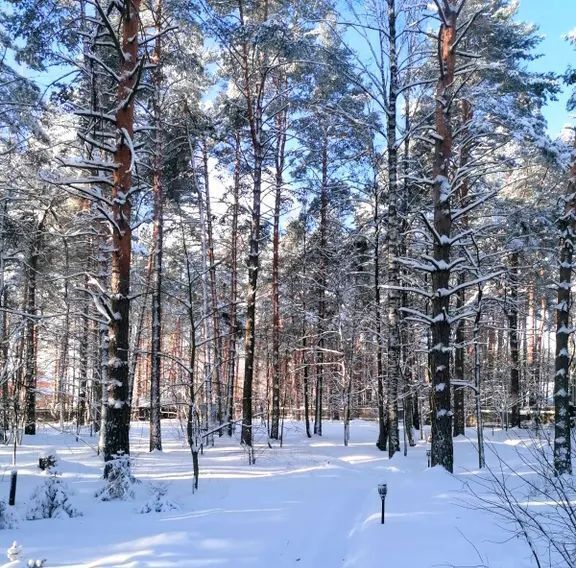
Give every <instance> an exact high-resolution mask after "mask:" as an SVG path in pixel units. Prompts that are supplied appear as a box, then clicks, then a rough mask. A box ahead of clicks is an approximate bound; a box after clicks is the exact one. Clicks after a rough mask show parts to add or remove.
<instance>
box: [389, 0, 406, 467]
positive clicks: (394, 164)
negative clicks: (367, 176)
mask: <svg viewBox="0 0 576 568" xmlns="http://www.w3.org/2000/svg"><path fill="white" fill-rule="evenodd" d="M388 53H389V65H390V78H389V89H388V108H387V113H386V120H387V129H386V130H387V151H388V230H387V232H386V235H387V254H388V285H389V290H390V291H389V293H388V360H387V369H386V371H387V372H386V374H387V377H386V378H387V381H388V393H387V394H388V401H387V405H386V413H387V422H388V442H389V443H388V457H390V458H392V457H393V456H394V453H395V452H397V451H399V450H400V434H399V429H398V392H399V384H400V377H401V375H402V368H401V349H402V341H401V335H400V313H399V312H400V306H401V296H402V294H401V291H400V290H399V287H400V284H401V282H400V266H399V264H398V262H397V259H398V256H399V254H398V253H399V249H398V245H399V242H400V234H399V218H398V189H399V188H398V147H397V143H396V107H397V99H398V63H397V57H396V0H388Z"/></svg>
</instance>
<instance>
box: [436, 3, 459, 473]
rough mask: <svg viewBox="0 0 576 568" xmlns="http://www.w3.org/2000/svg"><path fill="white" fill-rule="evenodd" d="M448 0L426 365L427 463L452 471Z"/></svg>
mask: <svg viewBox="0 0 576 568" xmlns="http://www.w3.org/2000/svg"><path fill="white" fill-rule="evenodd" d="M456 8H457V7H456V5H455V3H454V1H453V0H444V2H443V15H444V16H443V17H444V18H445V19H443V20H442V23H441V25H440V30H439V32H438V58H439V64H440V78H439V80H438V83H437V87H436V110H435V123H436V136H435V150H434V165H433V175H434V185H433V192H432V196H433V202H434V235H435V236H434V250H433V258H434V264H435V267H436V268H435V270H434V271H433V272H432V292H433V299H432V324H431V332H432V333H431V335H432V346H431V350H430V367H431V374H432V388H433V391H432V409H431V410H432V465H433V466H434V465H441V466H442V467H444V468H445V469H447V470H448V471H450V472H452V469H453V464H454V448H453V443H452V410H451V408H450V407H451V404H450V318H449V310H450V296H449V295H448V294H446V293H445V291H446V290H448V289H449V288H450V253H451V242H450V233H451V229H452V213H451V208H450V203H451V192H452V187H451V185H450V182H449V176H450V160H451V158H452V128H451V124H450V105H451V104H452V102H453V101H452V98H453V95H454V72H455V67H456V50H454V49H452V45H453V43H454V42H455V40H456V29H457V16H458V12H457V9H456Z"/></svg>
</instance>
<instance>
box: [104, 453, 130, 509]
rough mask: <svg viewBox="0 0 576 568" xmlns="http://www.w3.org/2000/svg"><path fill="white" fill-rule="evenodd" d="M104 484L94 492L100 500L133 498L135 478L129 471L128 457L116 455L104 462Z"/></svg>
mask: <svg viewBox="0 0 576 568" xmlns="http://www.w3.org/2000/svg"><path fill="white" fill-rule="evenodd" d="M105 475H106V479H105V485H104V487H103V488H102V489H100V490H99V491H97V492H96V497H97V498H98V499H101V500H102V501H115V500H125V499H134V484H135V483H136V479H135V478H134V476H133V475H132V473H131V471H130V457H129V456H124V455H122V456H118V457H116V458H114V459H113V460H110V461H109V462H107V463H106V466H105Z"/></svg>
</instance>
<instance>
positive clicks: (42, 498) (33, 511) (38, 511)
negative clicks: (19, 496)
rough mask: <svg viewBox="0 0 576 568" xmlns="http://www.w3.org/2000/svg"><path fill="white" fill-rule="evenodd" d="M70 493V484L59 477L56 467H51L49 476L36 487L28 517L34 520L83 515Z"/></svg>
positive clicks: (31, 498)
mask: <svg viewBox="0 0 576 568" xmlns="http://www.w3.org/2000/svg"><path fill="white" fill-rule="evenodd" d="M70 494H71V490H70V488H69V486H68V484H67V483H66V482H65V481H64V480H63V479H61V478H60V477H59V474H58V472H57V471H56V469H55V468H50V469H49V470H48V475H47V477H46V478H45V479H44V480H43V481H42V483H41V484H40V485H39V486H38V487H36V489H35V490H34V492H33V493H32V496H31V497H30V505H29V506H28V510H27V512H26V518H27V519H28V520H30V521H33V520H37V519H65V518H69V517H80V516H82V513H81V512H80V511H79V510H78V509H76V507H74V506H73V505H72V503H71V502H70Z"/></svg>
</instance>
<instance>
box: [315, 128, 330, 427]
mask: <svg viewBox="0 0 576 568" xmlns="http://www.w3.org/2000/svg"><path fill="white" fill-rule="evenodd" d="M327 245H328V140H327V139H326V137H324V143H323V145H322V180H321V188H320V244H319V249H318V254H319V256H320V259H319V267H318V272H319V274H318V328H317V332H318V350H317V354H316V401H315V402H316V404H315V413H314V434H317V435H318V436H322V414H323V409H322V404H323V398H324V346H325V333H326V286H327V284H328V277H327V274H326V270H327V258H326V255H327Z"/></svg>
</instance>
